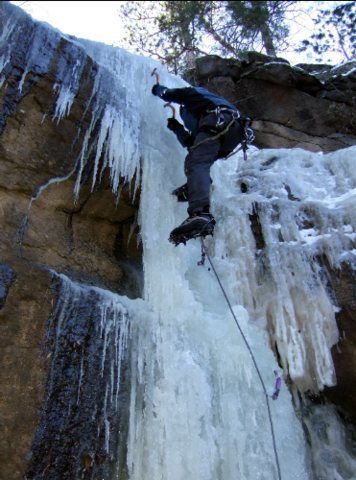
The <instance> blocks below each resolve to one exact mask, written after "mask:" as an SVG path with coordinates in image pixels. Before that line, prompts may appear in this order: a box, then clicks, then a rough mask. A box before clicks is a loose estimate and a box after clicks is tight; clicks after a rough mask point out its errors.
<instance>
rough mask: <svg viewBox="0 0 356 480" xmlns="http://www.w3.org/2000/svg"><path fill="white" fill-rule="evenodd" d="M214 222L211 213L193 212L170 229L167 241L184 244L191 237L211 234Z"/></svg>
mask: <svg viewBox="0 0 356 480" xmlns="http://www.w3.org/2000/svg"><path fill="white" fill-rule="evenodd" d="M215 223H216V222H215V219H214V217H213V216H212V214H211V213H205V212H198V213H193V214H192V215H190V216H189V217H188V218H187V219H186V220H184V222H183V223H182V224H181V225H179V226H178V227H177V228H175V229H174V230H172V232H171V234H170V236H169V241H170V242H171V243H174V244H175V245H178V244H179V243H184V244H185V243H186V242H187V241H188V240H190V239H191V238H198V237H205V236H206V235H213V232H214V225H215Z"/></svg>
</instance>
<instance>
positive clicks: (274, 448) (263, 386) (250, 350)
mask: <svg viewBox="0 0 356 480" xmlns="http://www.w3.org/2000/svg"><path fill="white" fill-rule="evenodd" d="M200 241H201V248H202V260H201V261H200V262H198V265H204V261H205V257H207V259H208V261H209V263H210V266H211V269H212V270H213V272H214V275H215V277H216V280H217V282H218V284H219V286H220V288H221V291H222V293H223V295H224V297H225V300H226V303H227V305H228V307H229V309H230V312H231V314H232V316H233V318H234V320H235V323H236V326H237V328H238V329H239V332H240V334H241V337H242V339H243V341H244V343H245V345H246V348H247V350H248V352H249V354H250V356H251V359H252V362H253V364H254V367H255V369H256V372H257V375H258V378H259V380H260V382H261V385H262V389H263V392H264V394H265V399H266V405H267V411H268V418H269V423H270V427H271V435H272V443H273V450H274V456H275V459H276V466H277V473H278V479H279V480H282V476H281V469H280V465H279V459H278V452H277V445H276V438H275V434H274V427H273V420H272V414H271V409H270V405H269V400H268V399H269V395H268V393H267V390H266V386H265V384H264V381H263V378H262V375H261V372H260V369H259V368H258V365H257V361H256V359H255V356H254V354H253V351H252V349H251V347H250V345H249V343H248V341H247V338H246V336H245V334H244V332H243V330H242V328H241V326H240V324H239V322H238V320H237V318H236V315H235V313H234V310H233V308H232V305H231V303H230V300H229V298H228V296H227V294H226V292H225V289H224V287H223V285H222V283H221V280H220V278H219V275H218V273H217V271H216V269H215V267H214V264H213V262H212V260H211V258H210V255H209V253H208V249H207V247H206V245H205V243H204V238H203V237H201V239H200ZM203 254H204V255H203ZM201 262H202V263H201ZM278 378H279V377H277V379H278ZM276 383H277V382H276ZM278 385H279V388H280V383H279V382H278ZM278 392H279V390H278ZM277 396H278V395H277Z"/></svg>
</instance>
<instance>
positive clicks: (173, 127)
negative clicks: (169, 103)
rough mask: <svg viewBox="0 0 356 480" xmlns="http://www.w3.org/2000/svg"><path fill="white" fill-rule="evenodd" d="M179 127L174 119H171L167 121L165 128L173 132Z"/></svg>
mask: <svg viewBox="0 0 356 480" xmlns="http://www.w3.org/2000/svg"><path fill="white" fill-rule="evenodd" d="M179 127H181V124H180V123H179V122H178V120H176V119H175V118H174V117H171V118H169V119H168V120H167V128H168V129H169V130H172V132H175V131H176V130H178V128H179Z"/></svg>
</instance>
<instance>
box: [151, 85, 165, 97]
mask: <svg viewBox="0 0 356 480" xmlns="http://www.w3.org/2000/svg"><path fill="white" fill-rule="evenodd" d="M163 89H164V87H162V86H161V85H160V84H159V83H156V84H155V85H153V87H152V95H155V96H156V97H157V96H158V95H159V94H160V93H162V90H163Z"/></svg>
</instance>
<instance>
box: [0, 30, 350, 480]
mask: <svg viewBox="0 0 356 480" xmlns="http://www.w3.org/2000/svg"><path fill="white" fill-rule="evenodd" d="M20 27H21V28H25V27H23V25H22V24H21V25H20ZM21 28H19V29H17V30H16V29H12V30H11V28H10V24H9V27H7V29H6V32H10V30H11V31H12V32H13V33H6V35H7V36H6V39H7V40H8V42H9V43H8V45H15V44H16V42H20V34H19V36H16V35H17V33H16V35H15V32H20V33H21ZM26 28H28V27H26ZM4 31H5V30H4ZM11 35H15V36H14V37H12V36H11ZM44 38H50V39H51V42H50V43H51V45H53V50H49V53H48V52H45V53H46V55H47V54H48V55H49V54H50V52H52V54H53V58H55V54H56V53H55V52H56V48H59V45H60V42H61V40H60V36H59V35H58V33H57V32H52V31H51V30H49V29H48V28H47V27H45V26H37V27H36V32H34V35H33V37H32V39H31V42H32V43H31V42H29V44H28V46H27V50H26V52H28V55H26V59H27V60H26V62H27V63H26V68H25V72H28V73H27V75H26V76H23V78H24V81H23V82H22V83H21V85H22V86H23V90H22V91H23V92H24V91H25V90H24V88H25V87H26V79H27V80H28V78H29V77H28V76H31V78H32V75H33V73H34V72H35V73H36V69H37V65H38V62H37V60H36V58H37V56H38V55H39V56H41V55H43V52H42V50H41V49H40V48H39V47H38V46H39V45H41V42H43V39H44ZM10 39H11V42H13V43H11V42H10ZM65 45H66V47H65V51H66V52H67V56H66V58H67V59H68V62H61V60H59V61H57V63H56V62H55V65H57V67H56V68H57V70H56V72H57V73H56V78H55V88H54V95H55V97H54V98H55V108H54V109H53V112H52V119H53V120H54V121H55V122H58V128H61V124H62V122H63V120H64V119H65V117H66V116H67V115H68V114H70V112H71V110H72V109H73V108H74V107H75V101H76V100H75V99H76V94H77V88H78V82H77V79H78V78H79V77H80V75H79V72H80V69H81V64H80V62H79V63H78V61H77V60H78V58H79V59H80V58H84V56H85V55H88V56H90V57H91V58H92V59H93V61H94V62H95V66H96V72H95V75H94V74H93V75H94V76H93V78H94V83H93V88H92V91H91V95H90V96H89V98H88V103H87V109H88V111H89V112H90V115H91V120H90V122H88V123H87V124H86V125H80V128H79V130H80V131H81V132H80V133H82V134H83V137H82V138H83V142H82V144H81V145H80V149H79V155H78V158H77V162H76V164H75V170H74V171H73V173H74V172H75V173H76V179H77V181H76V185H75V188H74V197H75V198H76V197H77V196H78V194H79V193H80V189H81V184H82V183H85V182H87V181H88V178H89V182H90V184H91V186H95V185H96V184H97V183H99V181H100V177H101V175H102V174H104V172H107V171H108V172H109V175H110V180H111V186H112V189H113V191H114V192H115V194H117V193H119V179H120V178H121V177H123V178H126V179H131V178H132V177H133V176H134V175H136V187H138V186H139V185H140V189H141V196H140V218H139V223H140V227H141V239H142V245H143V259H144V273H145V276H144V300H143V302H144V309H145V311H146V315H145V316H144V315H142V309H143V307H142V301H137V302H136V301H133V302H129V303H128V307H127V308H128V315H129V316H130V319H131V320H130V321H131V325H130V326H131V337H130V342H131V352H132V353H131V355H132V356H131V359H132V360H131V397H130V418H129V432H128V435H129V438H128V445H127V450H128V451H127V469H128V475H129V478H131V479H138V480H139V479H140V480H142V478H146V477H147V478H152V479H159V478H170V479H173V480H174V479H181V478H187V479H193V478H194V479H196V478H198V479H200V478H201V479H204V480H205V479H212V480H213V479H214V480H216V479H221V480H230V479H235V478H236V477H241V478H244V479H246V480H249V479H251V480H252V479H253V480H256V479H257V480H259V479H260V480H262V479H268V480H270V479H271V480H272V479H275V478H279V476H278V469H277V460H278V462H279V464H280V472H281V478H288V480H293V479H308V478H312V477H311V474H310V472H309V466H308V460H307V457H308V446H307V443H306V439H305V437H304V433H303V429H302V427H301V424H300V421H299V419H298V417H297V415H296V412H295V408H294V404H293V399H292V395H291V393H290V391H289V390H288V389H287V388H286V384H285V383H284V384H283V386H282V391H281V394H280V397H279V398H278V400H277V401H271V399H270V398H268V399H266V397H265V395H264V392H263V390H262V388H261V384H260V382H259V379H258V376H257V374H256V370H255V368H254V365H253V362H252V361H251V357H250V354H249V352H248V350H247V349H246V345H245V344H244V342H243V341H242V338H241V336H240V335H239V331H238V330H237V328H236V325H235V324H234V322H233V318H232V316H231V313H230V311H229V309H228V307H227V304H226V301H225V299H224V297H223V295H222V292H221V291H220V289H219V286H218V284H217V281H216V278H215V277H214V274H213V272H212V270H211V269H210V270H209V268H208V266H205V267H198V266H197V261H198V260H199V258H200V245H199V242H197V241H192V242H189V244H188V245H187V246H186V247H183V246H180V247H178V248H174V247H173V246H172V245H171V244H170V243H169V242H168V240H167V239H168V236H169V232H170V231H171V229H172V228H174V227H175V226H176V225H177V224H178V223H180V222H181V221H182V220H183V219H184V218H185V216H186V211H185V206H184V205H182V204H177V203H176V202H175V199H174V198H173V197H172V196H171V194H170V192H171V191H172V190H173V188H174V187H176V186H178V185H180V184H181V183H183V181H184V176H183V160H184V155H185V152H184V150H183V149H182V148H181V147H179V146H178V144H177V142H176V141H175V139H174V136H173V134H172V133H171V132H169V131H168V130H166V128H165V122H166V117H167V115H168V114H169V112H167V110H165V109H164V108H163V103H162V102H161V101H160V100H159V99H157V98H155V97H153V96H152V95H151V94H150V90H151V86H152V84H153V79H152V77H151V76H150V73H151V71H152V69H153V67H158V68H159V70H160V73H161V81H162V83H163V84H166V85H168V86H171V87H172V86H180V85H184V82H183V81H182V80H181V79H179V78H176V77H173V76H170V75H168V74H167V72H165V71H164V69H163V68H162V67H161V66H160V65H157V64H156V63H155V62H152V61H151V60H148V59H145V58H143V57H138V56H133V55H129V54H127V53H126V52H124V51H122V50H120V49H116V48H111V47H108V46H103V45H100V44H93V43H92V42H86V41H81V40H75V39H72V41H71V42H69V43H65ZM4 52H5V53H3V57H2V58H3V60H2V64H3V65H5V69H6V65H8V64H9V62H10V57H11V54H13V52H14V50H11V48H10V49H9V48H6V49H5V50H4ZM53 58H52V61H54V60H53ZM69 59H72V61H69ZM56 60H58V59H56ZM42 73H43V72H42V71H41V72H39V74H42ZM78 75H79V77H78ZM78 133H79V132H78ZM353 153H354V150H352V149H350V150H345V151H343V152H337V153H335V154H330V155H327V156H323V155H319V154H311V153H308V152H305V151H303V150H269V151H264V150H262V151H259V150H257V149H251V150H250V155H249V160H248V162H247V163H244V162H243V159H242V156H241V155H237V156H235V157H232V158H231V159H230V160H229V161H228V162H224V161H219V162H217V163H216V164H215V165H214V167H213V169H212V177H213V180H214V183H213V187H212V210H213V213H214V215H215V217H216V219H217V222H218V223H217V227H216V232H215V235H214V238H213V239H209V240H207V242H206V243H207V246H208V249H209V253H210V255H211V258H212V260H213V262H214V264H215V265H216V269H217V272H218V274H219V277H220V278H221V281H222V284H223V285H224V287H225V289H226V291H227V294H228V296H229V298H230V301H231V303H232V306H233V309H234V312H235V314H236V317H237V319H238V321H239V322H240V324H241V327H242V329H243V331H244V333H245V335H246V338H247V339H248V342H249V344H250V346H251V349H252V352H253V353H254V355H255V357H256V361H257V364H258V365H259V367H260V370H261V373H262V377H263V381H264V382H265V385H266V386H267V390H268V392H269V393H272V391H273V385H274V373H273V371H274V370H275V369H277V370H278V371H279V373H280V374H281V375H283V378H284V379H285V380H286V381H288V382H290V381H291V382H292V384H293V386H294V387H293V389H292V390H294V392H295V391H296V390H299V391H300V392H304V391H306V390H309V389H310V390H312V391H318V389H320V388H322V387H323V385H330V384H332V383H333V382H334V371H333V365H332V359H331V356H330V348H331V346H332V345H333V344H334V343H335V342H336V340H337V330H336V325H335V319H334V306H333V304H332V301H331V300H330V298H329V296H328V294H327V291H326V288H325V285H324V282H323V277H322V275H321V272H320V268H319V266H318V263H317V262H316V261H315V257H316V256H318V255H327V257H328V258H329V261H330V262H331V263H333V264H335V265H337V264H338V261H339V260H340V258H345V255H346V256H347V255H350V258H351V255H352V253H353V252H352V249H354V245H353V244H352V242H353V241H354V237H353V235H354V233H353V232H354V228H355V218H354V217H353V209H352V204H353V203H354V196H353V193H354V192H353V189H354V183H355V179H354V177H352V175H353V173H352V172H354V169H353V167H352V164H353V162H354V156H353ZM333 155H334V156H333ZM89 166H90V167H92V168H91V169H89V172H90V175H87V173H88V167H89ZM340 166H342V167H341V168H342V169H341V170H340ZM253 216H255V218H256V217H258V224H259V228H260V232H261V235H262V237H263V242H262V244H263V247H262V244H261V243H260V244H259V245H257V248H256V241H255V238H254V236H253V232H252V230H251V218H252V217H253ZM345 252H346V253H345ZM347 252H349V253H347ZM65 287H66V288H68V292H67V296H66V295H63V296H62V297H60V298H62V300H63V301H66V302H67V304H72V301H73V299H75V298H77V297H78V292H79V293H80V295H79V296H80V297H85V296H86V295H87V294H88V292H89V293H90V292H91V290H90V289H88V288H87V287H83V286H82V287H78V285H77V284H74V283H73V282H70V281H68V283H66V282H65ZM94 296H95V297H96V303H95V305H96V306H95V308H100V305H102V306H105V305H106V303H107V302H108V300H109V299H110V301H111V300H112V299H114V301H115V302H118V303H119V304H121V303H122V302H124V301H125V300H124V299H123V298H122V297H118V296H116V295H115V294H108V293H107V292H101V293H100V294H99V293H98V292H96V293H95V294H94ZM68 299H70V301H69V300H68ZM135 302H136V303H135ZM64 304H65V303H64ZM61 309H62V306H61V305H60V304H59V305H58V310H57V311H59V312H61V311H62V310H61ZM94 311H95V310H94ZM67 313H68V312H66V308H63V318H67V319H69V320H70V321H74V319H75V315H74V317H73V318H71V317H70V316H67ZM88 314H89V316H90V310H89V312H88ZM100 318H102V317H101V316H100V315H98V327H99V325H104V324H103V323H102V321H101V320H100ZM99 332H101V333H102V332H103V330H99ZM100 338H101V339H102V341H104V338H103V336H102V335H100V334H99V336H98V339H99V341H100ZM277 351H278V354H279V361H280V364H278V358H277V356H276V355H274V354H273V352H276V353H277ZM80 372H81V370H80V368H79V377H78V378H79V379H80V378H81V376H80ZM109 377H110V376H109ZM110 381H111V378H109V379H108V382H109V383H108V385H109V387H107V388H109V389H110V388H111V389H112V387H111V386H110V385H111V384H110ZM75 387H76V388H77V387H78V386H77V385H76V386H75ZM295 398H296V396H295ZM267 400H268V401H269V403H270V406H271V412H272V419H273V424H274V429H275V436H276V447H277V451H275V450H274V448H273V442H272V435H271V425H270V423H269V419H268V412H267V404H266V401H267ZM104 423H105V422H104ZM103 431H104V432H105V428H104V430H103Z"/></svg>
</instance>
